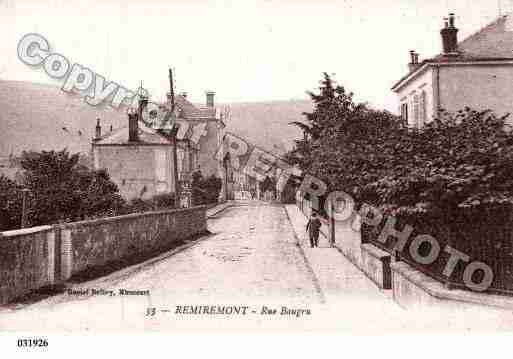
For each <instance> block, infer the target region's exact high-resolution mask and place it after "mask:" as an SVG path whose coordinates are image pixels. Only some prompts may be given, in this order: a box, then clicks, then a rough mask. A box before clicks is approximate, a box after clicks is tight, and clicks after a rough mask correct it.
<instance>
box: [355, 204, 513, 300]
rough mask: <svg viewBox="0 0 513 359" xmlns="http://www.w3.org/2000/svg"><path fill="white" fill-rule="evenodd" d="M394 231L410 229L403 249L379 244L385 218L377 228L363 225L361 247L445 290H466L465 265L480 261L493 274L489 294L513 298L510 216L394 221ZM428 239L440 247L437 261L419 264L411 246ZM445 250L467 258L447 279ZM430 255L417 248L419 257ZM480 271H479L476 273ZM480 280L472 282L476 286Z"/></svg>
mask: <svg viewBox="0 0 513 359" xmlns="http://www.w3.org/2000/svg"><path fill="white" fill-rule="evenodd" d="M396 219H397V222H396V224H395V229H396V230H402V229H403V228H404V226H405V225H407V224H408V225H410V226H412V227H413V232H412V234H411V235H410V236H409V238H408V240H407V242H406V244H405V246H404V249H403V250H402V251H400V252H397V251H396V250H394V246H395V245H396V243H397V239H396V238H395V237H392V236H389V237H388V238H387V239H386V241H385V242H384V243H382V242H381V241H379V240H378V238H379V235H380V233H381V231H382V230H383V228H384V225H385V222H386V218H385V219H384V220H383V221H382V223H381V224H380V225H379V226H376V227H370V226H368V225H362V243H365V242H368V243H371V244H373V245H375V246H377V247H379V248H381V249H383V250H385V251H387V252H388V253H390V254H391V255H393V256H395V257H396V259H397V260H400V261H403V262H405V263H407V264H409V265H410V266H412V267H413V268H415V269H417V270H419V271H420V272H422V273H424V274H426V275H428V276H429V277H431V278H433V279H435V280H437V281H439V282H441V283H444V284H445V285H446V286H447V287H448V288H460V289H467V286H466V285H465V283H464V280H463V273H464V270H465V267H466V265H467V264H468V263H470V262H474V261H479V262H483V263H485V264H487V265H488V266H490V268H491V269H492V272H493V282H492V284H491V286H490V288H489V289H488V292H491V293H499V294H507V295H513V215H512V213H509V212H503V213H494V214H493V215H492V214H490V213H485V212H483V213H482V214H481V215H480V216H473V217H468V216H467V217H465V216H463V215H460V216H459V217H458V218H453V219H452V220H451V221H448V220H447V218H442V217H438V218H434V217H426V216H425V217H421V218H415V219H413V220H412V219H409V220H408V219H405V218H397V217H396ZM426 234H427V235H430V236H432V237H433V238H435V239H436V242H437V243H438V244H439V245H440V254H439V256H438V258H437V259H436V260H435V261H434V262H433V263H431V264H429V265H423V264H420V263H418V262H417V261H416V260H415V259H414V258H412V255H411V253H410V250H409V249H410V245H411V242H412V241H413V239H414V238H415V237H416V236H418V235H426ZM447 246H450V247H451V248H454V249H456V250H458V251H459V252H461V253H464V254H465V255H467V256H468V257H469V261H468V262H464V261H459V262H458V264H457V265H456V267H455V268H454V271H453V273H452V274H451V276H450V277H447V276H445V275H444V274H443V273H444V269H446V267H447V263H448V260H449V258H450V253H449V252H447V251H445V249H446V248H447ZM430 251H431V248H430V245H429V244H427V243H426V244H425V246H421V247H420V248H419V255H420V256H426V255H428V254H429V252H430ZM479 272H481V271H478V273H479ZM476 275H479V274H476ZM481 278H482V273H481V277H479V278H475V280H476V282H479V280H480V279H481Z"/></svg>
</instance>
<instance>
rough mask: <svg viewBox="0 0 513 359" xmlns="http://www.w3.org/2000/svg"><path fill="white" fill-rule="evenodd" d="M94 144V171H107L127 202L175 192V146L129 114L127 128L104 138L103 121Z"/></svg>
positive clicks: (98, 128)
mask: <svg viewBox="0 0 513 359" xmlns="http://www.w3.org/2000/svg"><path fill="white" fill-rule="evenodd" d="M97 121H98V122H97V124H96V135H95V139H94V140H93V143H92V152H93V162H94V169H96V170H98V169H106V170H107V171H108V172H109V175H110V178H111V180H112V181H113V182H114V183H116V184H117V186H118V188H119V192H120V194H121V195H122V196H123V197H124V198H126V199H132V198H150V197H152V196H154V195H156V194H161V193H170V192H174V188H175V181H174V178H175V177H174V171H173V168H174V167H173V149H174V145H173V143H172V142H171V141H170V140H169V139H168V138H167V137H166V136H165V135H163V134H161V133H159V132H158V131H157V130H155V129H152V128H150V127H148V126H146V124H145V123H144V122H142V121H139V119H138V116H137V114H135V113H130V114H128V126H125V127H122V128H120V129H116V130H113V131H110V132H109V133H107V134H105V135H102V128H101V124H100V119H98V120H97Z"/></svg>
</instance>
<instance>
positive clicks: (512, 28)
mask: <svg viewBox="0 0 513 359" xmlns="http://www.w3.org/2000/svg"><path fill="white" fill-rule="evenodd" d="M440 33H441V35H442V45H443V52H442V54H440V55H437V56H435V57H434V58H431V59H426V60H424V61H422V62H419V60H418V57H419V55H418V54H416V53H415V52H414V51H410V54H411V62H410V64H409V69H410V71H409V72H408V74H407V75H406V76H404V77H403V78H402V79H400V80H399V81H398V82H397V83H396V84H395V85H394V86H393V88H392V90H393V91H394V92H395V93H396V94H397V96H398V99H399V103H400V113H401V117H402V119H403V121H404V122H405V123H406V124H408V126H410V127H416V128H420V127H422V126H423V125H424V124H425V123H427V122H430V121H432V120H433V118H436V117H437V114H438V111H439V110H440V109H444V110H447V111H449V112H457V111H459V110H462V109H464V108H465V107H466V106H469V107H471V108H473V109H476V110H486V109H490V110H493V111H494V112H495V113H496V114H497V115H499V116H501V115H505V114H507V113H513V15H505V16H501V17H499V18H498V19H497V20H495V21H494V22H492V23H491V24H489V25H488V26H486V27H484V28H483V29H481V30H480V31H478V32H477V33H475V34H473V35H472V36H470V37H468V38H467V39H465V40H463V41H461V42H458V37H457V34H458V29H457V28H456V26H455V16H454V14H450V15H449V18H448V19H446V20H445V26H444V28H443V29H442V30H441V32H440ZM510 121H513V118H510Z"/></svg>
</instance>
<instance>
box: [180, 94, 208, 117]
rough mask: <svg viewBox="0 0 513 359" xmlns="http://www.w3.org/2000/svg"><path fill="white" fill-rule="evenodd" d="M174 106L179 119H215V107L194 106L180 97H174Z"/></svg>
mask: <svg viewBox="0 0 513 359" xmlns="http://www.w3.org/2000/svg"><path fill="white" fill-rule="evenodd" d="M175 105H176V107H177V110H178V114H179V115H180V117H182V118H185V119H190V120H204V119H215V118H216V109H215V107H204V106H201V107H200V106H196V105H193V104H192V103H191V102H189V101H188V100H187V99H186V98H185V97H183V96H182V95H177V96H175Z"/></svg>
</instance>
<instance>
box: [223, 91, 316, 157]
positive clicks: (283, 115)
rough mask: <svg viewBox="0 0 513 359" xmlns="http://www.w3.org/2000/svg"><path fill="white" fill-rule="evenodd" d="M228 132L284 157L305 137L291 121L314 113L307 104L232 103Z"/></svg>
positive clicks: (277, 102) (291, 102)
mask: <svg viewBox="0 0 513 359" xmlns="http://www.w3.org/2000/svg"><path fill="white" fill-rule="evenodd" d="M229 106H230V108H231V114H232V116H231V119H230V120H229V121H227V129H228V131H231V132H234V133H236V134H239V135H240V136H242V137H244V138H246V139H247V140H248V141H250V142H252V143H254V144H255V145H258V146H260V147H263V148H264V149H266V150H268V151H271V152H274V153H277V154H278V155H281V154H283V153H285V152H286V151H288V150H290V149H291V148H292V146H293V144H294V140H295V139H298V138H300V137H301V136H302V133H301V131H300V130H299V128H297V127H296V126H291V125H289V123H290V122H292V121H303V120H304V116H303V115H302V113H303V112H310V111H311V110H312V102H311V101H308V100H290V101H273V102H255V103H232V104H229Z"/></svg>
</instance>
